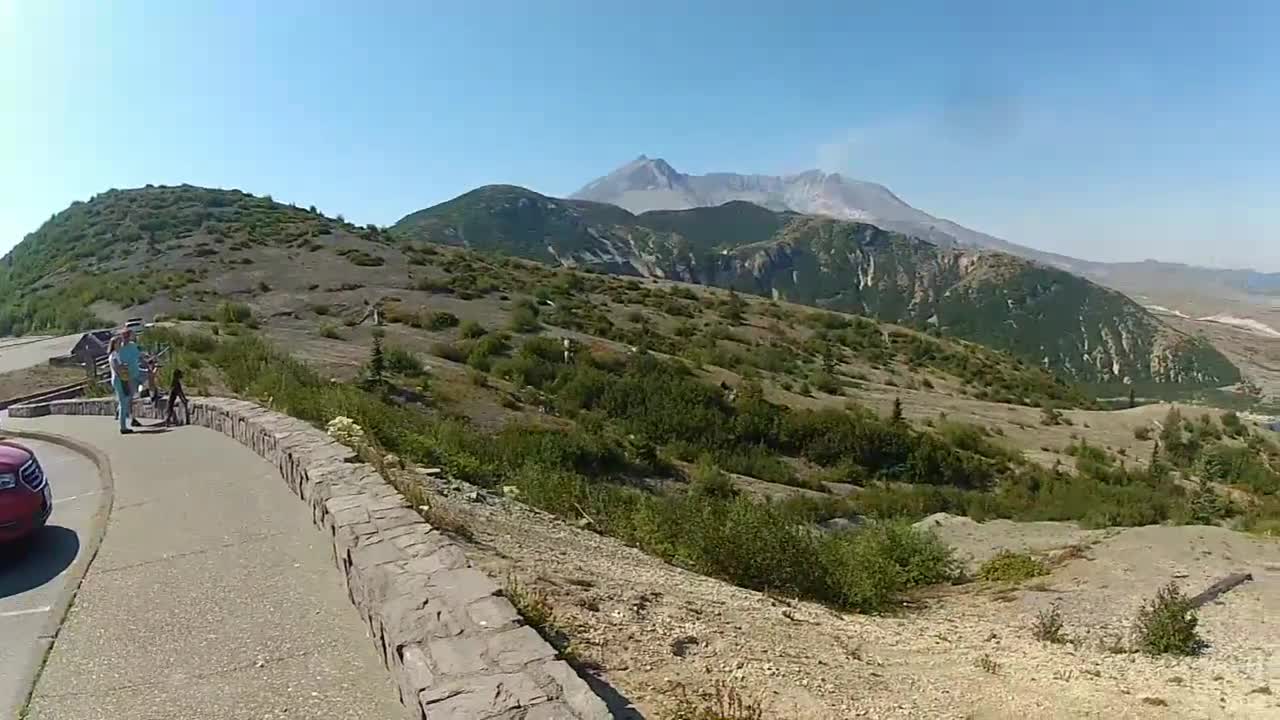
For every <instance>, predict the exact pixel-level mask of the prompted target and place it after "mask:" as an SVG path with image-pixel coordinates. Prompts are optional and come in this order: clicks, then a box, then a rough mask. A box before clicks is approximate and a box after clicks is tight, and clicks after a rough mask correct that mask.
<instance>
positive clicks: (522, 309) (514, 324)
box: [509, 300, 542, 333]
mask: <svg viewBox="0 0 1280 720" xmlns="http://www.w3.org/2000/svg"><path fill="white" fill-rule="evenodd" d="M509 325H510V327H511V330H512V332H518V333H532V332H537V331H538V330H539V329H540V328H541V327H542V324H541V323H539V322H538V310H537V308H536V307H535V306H534V305H533V303H532V302H529V301H528V300H525V301H522V302H520V303H517V304H516V307H515V308H514V309H513V310H512V311H511V321H510V324H509Z"/></svg>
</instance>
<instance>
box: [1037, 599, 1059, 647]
mask: <svg viewBox="0 0 1280 720" xmlns="http://www.w3.org/2000/svg"><path fill="white" fill-rule="evenodd" d="M1033 634H1034V635H1035V638H1036V639H1037V640H1039V641H1041V642H1048V643H1054V644H1062V643H1064V642H1066V641H1067V637H1066V635H1065V634H1064V633H1063V632H1062V609H1061V608H1059V607H1058V605H1057V604H1056V603H1055V604H1053V605H1050V606H1049V607H1048V608H1045V609H1044V610H1041V611H1040V612H1039V613H1038V614H1037V615H1036V624H1035V628H1034V632H1033Z"/></svg>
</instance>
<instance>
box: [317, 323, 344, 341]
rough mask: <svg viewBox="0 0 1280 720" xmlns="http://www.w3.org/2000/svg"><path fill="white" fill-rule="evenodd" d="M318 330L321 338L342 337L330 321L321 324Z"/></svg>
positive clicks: (336, 338)
mask: <svg viewBox="0 0 1280 720" xmlns="http://www.w3.org/2000/svg"><path fill="white" fill-rule="evenodd" d="M318 332H319V335H320V337H322V338H328V339H330V340H342V339H343V338H342V335H341V334H339V333H338V328H336V327H334V325H333V324H332V323H325V324H324V325H321V326H320V330H319V331H318Z"/></svg>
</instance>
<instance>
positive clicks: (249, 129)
mask: <svg viewBox="0 0 1280 720" xmlns="http://www.w3.org/2000/svg"><path fill="white" fill-rule="evenodd" d="M364 5H365V6H367V9H361V10H357V9H355V7H356V4H355V3H350V2H326V1H324V0H309V1H307V2H301V1H296V0H272V1H271V2H247V1H242V0H222V1H220V2H196V1H195V0H184V1H182V2H161V1H154V2H137V1H129V0H115V1H113V2H109V3H108V2H90V1H89V0H85V1H84V2H79V3H66V2H59V1H58V0H0V250H5V249H7V248H8V247H10V246H11V245H12V244H13V243H15V242H16V241H18V240H19V239H21V237H22V236H23V235H24V234H25V233H27V232H30V231H31V230H34V229H35V228H36V227H37V226H38V225H39V224H40V223H41V222H42V221H43V220H45V219H46V218H48V216H49V215H50V214H52V213H54V212H56V211H58V210H61V209H62V208H64V207H66V205H67V204H68V203H70V202H71V201H73V200H76V199H87V198H88V197H89V196H91V195H93V194H94V193H96V192H99V191H102V190H105V189H108V188H111V187H134V186H140V185H144V184H146V183H157V184H160V183H180V182H190V183H194V184H199V185H210V186H221V187H239V188H241V189H244V190H247V191H250V192H255V193H270V194H272V195H273V196H274V197H275V198H276V199H279V200H287V201H292V202H296V203H299V204H302V205H309V204H313V203H314V204H315V205H317V206H319V207H320V208H322V209H323V210H324V211H326V212H328V213H330V214H336V213H343V214H345V215H346V217H347V218H348V219H350V220H353V221H356V222H361V223H367V222H376V223H379V224H390V223H392V222H394V221H395V220H397V219H398V218H399V217H400V216H402V215H404V214H405V213H408V212H411V211H413V210H416V209H419V208H422V207H425V206H428V205H431V204H433V203H436V202H439V201H442V200H445V199H448V198H450V197H453V196H455V195H457V194H459V193H462V192H464V191H466V190H468V189H471V188H472V187H474V186H476V185H480V184H484V183H493V182H509V183H516V184H520V185H525V186H528V187H530V188H533V189H536V190H539V191H541V192H545V193H548V194H567V193H570V192H573V191H574V190H576V189H577V188H578V187H580V186H581V185H583V184H585V183H586V182H587V181H589V180H591V179H593V178H595V177H596V176H598V175H602V174H604V173H605V172H607V171H609V170H610V169H612V168H613V167H615V166H617V165H619V164H622V163H623V162H626V161H628V160H630V159H632V158H633V157H635V156H636V155H638V154H640V153H646V154H648V155H650V156H660V157H663V158H666V159H667V160H668V161H669V162H670V163H671V164H672V165H674V166H675V167H676V168H677V169H680V170H682V171H685V172H696V173H700V172H707V171H713V170H729V171H739V172H761V173H783V172H792V171H798V170H803V169H806V168H809V167H815V166H818V167H822V168H824V169H829V170H838V171H840V172H844V173H847V174H849V175H851V176H853V177H858V178H862V179H867V180H875V181H878V182H882V183H884V184H886V185H888V186H889V187H890V188H892V189H893V190H894V191H896V192H897V193H898V194H899V195H900V196H902V197H903V198H904V199H905V200H907V201H908V202H910V203H912V204H914V205H916V206H917V207H920V208H922V209H924V210H927V211H929V212H932V213H934V214H936V215H942V216H946V217H950V218H952V219H954V220H956V221H958V222H961V223H963V224H966V225H969V226H971V227H974V228H976V229H979V230H983V231H986V232H990V233H992V234H995V235H999V236H1001V237H1004V238H1007V239H1009V240H1013V241H1016V242H1021V243H1024V244H1028V245H1032V246H1035V247H1039V248H1043V249H1046V250H1052V251H1058V252H1063V253H1067V254H1071V255H1075V256H1078V257H1087V258H1094V259H1103V260H1111V259H1141V258H1144V257H1159V258H1160V259H1166V260H1176V261H1186V262H1195V263H1207V264H1218V265H1251V266H1254V267H1259V268H1262V269H1269V270H1280V142H1278V141H1280V137H1277V130H1278V129H1280V42H1278V41H1277V38H1280V7H1278V6H1280V4H1278V3H1274V2H1261V1H1259V2H1240V3H1231V2H1218V3H1200V2H1197V3H1187V2H1182V1H1181V0H1162V1H1159V2H1156V1H1151V2H1148V1H1146V0H1143V1H1142V2H1114V0H1111V1H1108V2H1090V1H1083V0H1082V1H1078V2H1059V1H1056V0H1055V1H1054V2H1051V3H1050V2H1041V1H1039V0H1018V1H1016V2H1015V1H1010V2H998V3H997V2H981V1H979V0H972V1H970V2H963V3H961V2H950V1H941V0H940V1H939V2H932V3H925V2H912V1H910V0H898V1H897V2H883V3H856V2H830V3H807V2H801V1H799V0H794V1H792V2H786V3H771V4H770V5H771V6H772V7H770V8H769V9H766V10H759V11H756V10H751V9H749V8H750V7H751V4H749V3H742V2H734V3H727V2H725V3H720V2H715V3H713V2H696V1H695V2H692V3H690V2H687V1H686V2H666V0H646V2H640V3H636V2H621V1H620V0H619V1H613V0H604V1H603V2H601V0H594V1H592V2H588V1H582V2H578V1H576V0H573V1H571V0H545V1H544V2H526V1H521V2H507V1H506V0H494V1H492V2H483V3H481V2H473V3H463V2H426V1H425V0H420V1H419V2H403V3H398V2H378V1H376V0H375V1H374V2H369V3H364ZM464 7H465V8H466V9H463V8H464Z"/></svg>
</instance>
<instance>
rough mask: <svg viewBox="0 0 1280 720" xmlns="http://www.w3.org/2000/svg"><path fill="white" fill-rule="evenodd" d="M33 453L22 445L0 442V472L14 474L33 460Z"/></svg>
mask: <svg viewBox="0 0 1280 720" xmlns="http://www.w3.org/2000/svg"><path fill="white" fill-rule="evenodd" d="M31 455H32V453H31V451H30V450H28V449H26V448H24V447H22V446H21V445H19V444H17V443H14V442H8V441H0V472H13V471H14V470H17V469H18V468H20V467H22V464H23V463H25V462H26V461H28V460H30V459H31Z"/></svg>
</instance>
